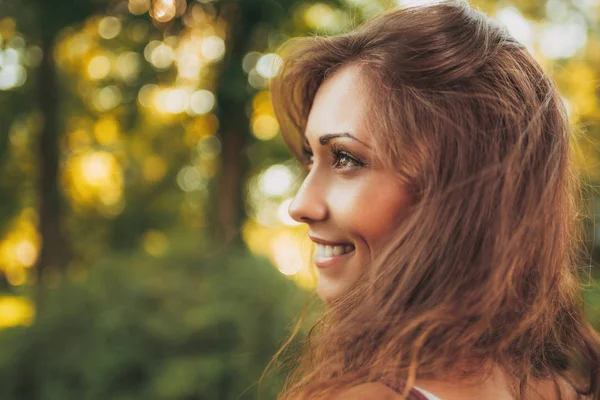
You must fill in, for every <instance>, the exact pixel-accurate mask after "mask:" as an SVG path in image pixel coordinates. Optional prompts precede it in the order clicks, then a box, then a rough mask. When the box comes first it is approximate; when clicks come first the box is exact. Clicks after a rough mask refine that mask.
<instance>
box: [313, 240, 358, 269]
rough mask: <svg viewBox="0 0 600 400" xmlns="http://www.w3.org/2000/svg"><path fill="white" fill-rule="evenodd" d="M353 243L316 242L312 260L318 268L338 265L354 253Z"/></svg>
mask: <svg viewBox="0 0 600 400" xmlns="http://www.w3.org/2000/svg"><path fill="white" fill-rule="evenodd" d="M354 250H355V248H354V245H352V244H350V243H348V244H342V245H336V246H329V245H324V244H319V243H316V252H315V258H314V262H315V265H316V266H317V267H318V268H328V267H332V266H334V265H338V264H340V263H341V262H343V261H344V260H345V259H347V258H349V257H351V256H352V255H353V254H354Z"/></svg>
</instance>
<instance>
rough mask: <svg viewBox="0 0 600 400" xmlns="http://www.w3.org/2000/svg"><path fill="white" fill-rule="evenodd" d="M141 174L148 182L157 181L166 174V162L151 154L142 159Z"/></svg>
mask: <svg viewBox="0 0 600 400" xmlns="http://www.w3.org/2000/svg"><path fill="white" fill-rule="evenodd" d="M142 174H143V176H144V179H145V180H146V181H148V182H152V183H154V182H158V181H160V180H161V179H162V178H164V176H165V175H166V174H167V163H166V162H165V160H164V159H162V158H161V157H159V156H157V155H151V156H148V157H146V158H145V159H144V163H143V165H142Z"/></svg>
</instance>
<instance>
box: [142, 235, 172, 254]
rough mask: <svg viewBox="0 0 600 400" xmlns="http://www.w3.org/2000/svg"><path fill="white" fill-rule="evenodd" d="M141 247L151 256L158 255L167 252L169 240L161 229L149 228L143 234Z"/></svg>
mask: <svg viewBox="0 0 600 400" xmlns="http://www.w3.org/2000/svg"><path fill="white" fill-rule="evenodd" d="M142 247H143V248H144V250H145V251H146V253H148V254H150V255H151V256H153V257H160V256H162V255H163V254H165V253H166V252H167V250H168V248H169V240H168V239H167V236H166V235H165V234H164V233H162V232H161V231H157V230H149V231H147V232H146V233H145V234H144V237H143V239H142Z"/></svg>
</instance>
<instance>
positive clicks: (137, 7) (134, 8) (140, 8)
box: [128, 0, 150, 15]
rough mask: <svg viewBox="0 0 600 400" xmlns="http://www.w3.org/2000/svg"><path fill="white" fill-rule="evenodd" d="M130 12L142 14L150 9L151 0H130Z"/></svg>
mask: <svg viewBox="0 0 600 400" xmlns="http://www.w3.org/2000/svg"><path fill="white" fill-rule="evenodd" d="M128 8H129V12H130V13H132V14H133V15H142V14H145V13H147V12H148V11H149V10H150V0H129V5H128Z"/></svg>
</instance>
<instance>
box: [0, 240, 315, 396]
mask: <svg viewBox="0 0 600 400" xmlns="http://www.w3.org/2000/svg"><path fill="white" fill-rule="evenodd" d="M200 252H201V251H200V250H198V249H194V248H193V246H188V248H187V249H184V250H181V249H179V251H177V252H172V254H174V255H172V256H167V257H165V258H162V259H155V258H151V257H149V256H147V255H143V254H133V255H129V256H128V255H116V256H112V257H108V258H106V259H104V260H102V261H100V262H98V263H97V265H93V266H92V267H91V268H89V272H88V273H87V275H86V277H85V279H83V280H80V281H78V282H66V281H63V282H62V283H60V284H59V285H58V286H57V287H55V288H53V289H47V290H45V293H44V296H43V299H44V300H43V306H42V307H40V309H39V310H38V315H37V318H36V321H35V323H34V324H33V325H32V326H30V327H24V328H12V329H9V330H5V331H3V332H0V398H2V399H6V400H9V399H15V400H16V399H18V400H29V399H44V400H69V399H74V400H75V399H77V400H81V399H86V400H87V399H89V400H94V399H102V400H106V399H111V400H126V399H127V400H129V399H136V400H138V399H190V400H191V399H249V398H255V397H256V382H257V380H258V377H259V376H260V374H261V373H262V371H263V369H264V367H265V366H266V364H267V363H268V361H269V360H270V359H271V357H272V355H273V354H274V353H275V351H276V350H277V348H278V347H279V345H280V344H281V342H282V341H283V340H284V338H285V337H286V335H287V334H288V333H289V332H288V331H289V328H290V326H291V325H290V324H291V323H292V321H293V319H294V318H295V317H297V316H298V315H299V313H300V309H301V308H302V304H303V301H304V298H305V297H306V294H305V293H303V292H302V291H301V290H299V289H298V288H297V287H296V286H295V285H294V284H293V282H290V281H289V280H287V279H285V278H284V277H283V276H282V275H281V274H280V273H279V272H277V271H276V270H275V269H274V268H273V267H272V266H271V265H270V264H269V263H268V262H266V261H264V260H259V259H256V258H254V257H252V256H251V255H250V254H248V253H246V252H244V251H242V250H239V251H234V252H232V253H229V254H221V253H219V254H212V255H206V254H204V255H201V254H199V253H200ZM279 374H280V375H277V373H275V374H274V375H272V376H270V378H269V379H268V380H267V382H268V384H267V385H266V387H265V389H264V390H263V392H262V393H263V395H262V396H261V397H267V398H274V397H275V393H276V392H277V390H278V388H279V386H280V384H281V378H282V377H281V374H282V372H279Z"/></svg>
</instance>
